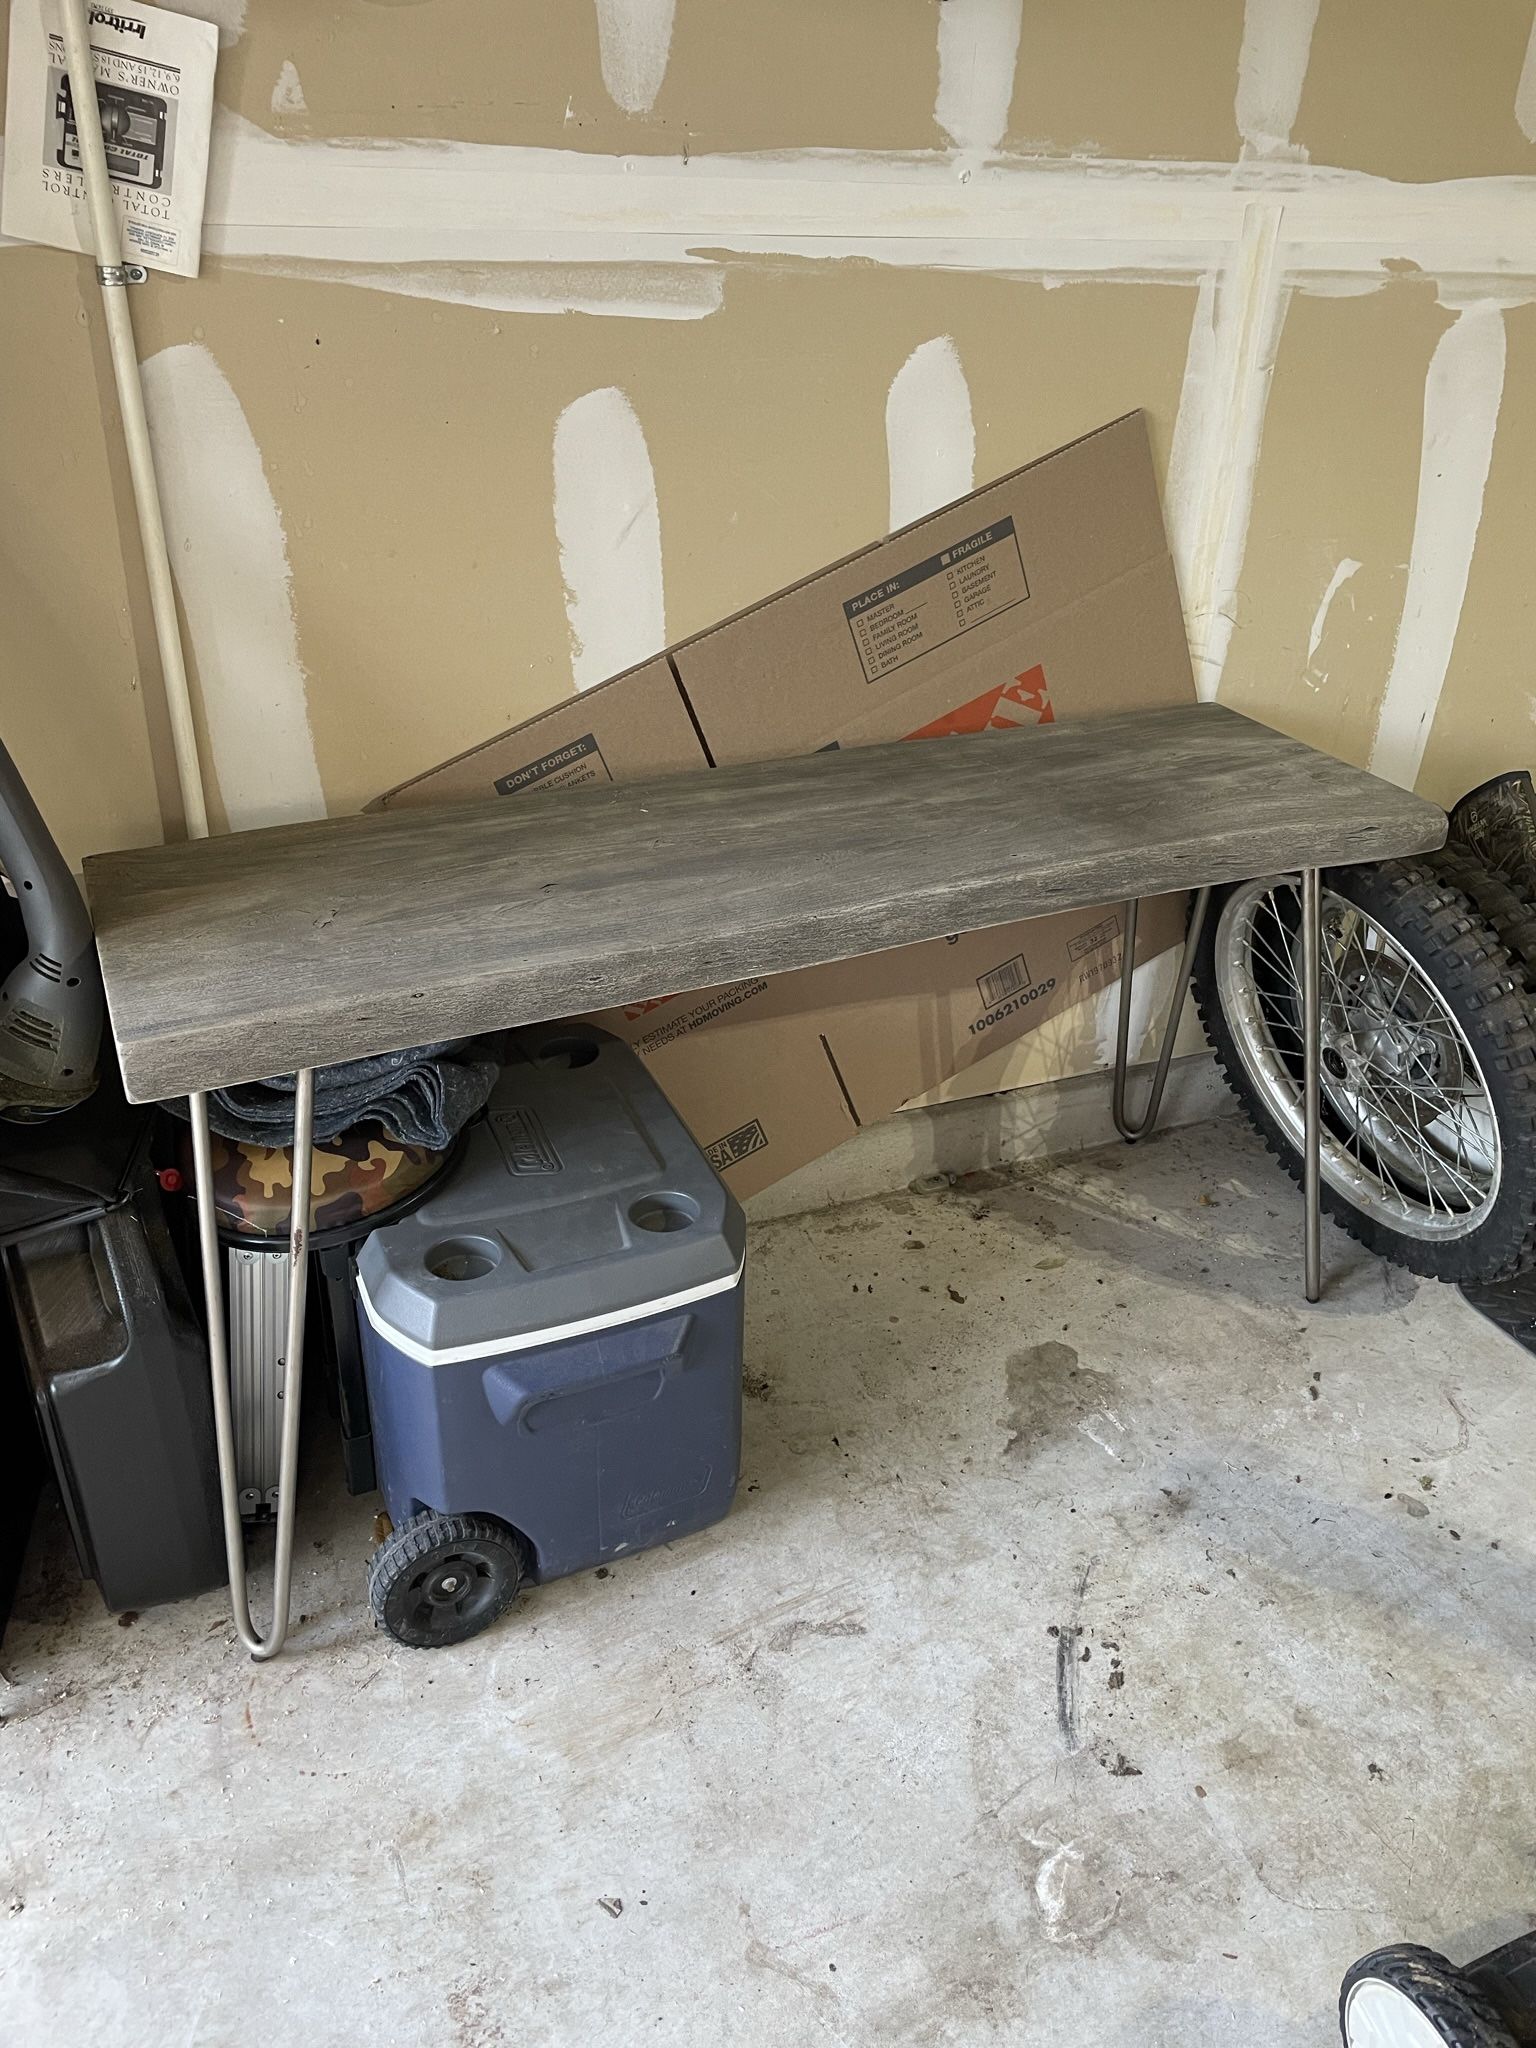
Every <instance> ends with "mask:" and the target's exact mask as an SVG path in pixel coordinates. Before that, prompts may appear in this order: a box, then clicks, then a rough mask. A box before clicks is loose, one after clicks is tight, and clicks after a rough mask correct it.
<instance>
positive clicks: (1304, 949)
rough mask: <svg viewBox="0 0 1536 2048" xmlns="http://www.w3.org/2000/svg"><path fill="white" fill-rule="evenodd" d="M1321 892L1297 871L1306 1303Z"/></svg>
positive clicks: (1317, 1224)
mask: <svg viewBox="0 0 1536 2048" xmlns="http://www.w3.org/2000/svg"><path fill="white" fill-rule="evenodd" d="M1321 904H1322V889H1321V878H1320V876H1319V874H1318V871H1317V869H1316V868H1303V869H1302V871H1301V1035H1302V1084H1301V1093H1302V1154H1301V1157H1302V1206H1303V1210H1304V1216H1303V1221H1302V1232H1303V1254H1304V1255H1303V1264H1304V1266H1305V1269H1306V1294H1307V1299H1308V1301H1320V1300H1321V1299H1322V1293H1323V1215H1322V1189H1323V1176H1322V1149H1323V1103H1322V1029H1323V1004H1322V961H1323V937H1322V908H1321Z"/></svg>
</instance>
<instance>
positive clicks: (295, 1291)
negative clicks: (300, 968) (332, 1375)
mask: <svg viewBox="0 0 1536 2048" xmlns="http://www.w3.org/2000/svg"><path fill="white" fill-rule="evenodd" d="M188 1108H189V1109H190V1110H191V1113H192V1169H193V1179H194V1183H195V1185H196V1188H197V1238H198V1250H199V1252H200V1254H201V1258H202V1268H203V1293H204V1296H205V1299H206V1302H207V1308H208V1369H209V1375H210V1380H211V1384H212V1391H213V1432H214V1439H215V1443H216V1446H217V1450H218V1461H219V1498H220V1502H221V1504H222V1507H223V1511H224V1554H225V1558H226V1560H227V1561H228V1565H229V1606H230V1613H231V1614H232V1615H233V1617H234V1623H235V1633H236V1634H237V1635H238V1636H239V1638H240V1640H241V1642H242V1643H243V1644H244V1645H245V1647H246V1649H247V1650H249V1651H250V1653H251V1655H252V1656H253V1657H254V1658H255V1659H256V1660H257V1661H258V1662H260V1663H264V1662H265V1661H266V1659H267V1658H269V1657H275V1656H276V1655H277V1653H278V1651H279V1650H280V1649H281V1648H282V1647H283V1643H284V1641H285V1639H286V1637H287V1634H288V1602H289V1591H290V1587H291V1585H292V1580H293V1523H294V1510H295V1508H296V1506H297V1498H298V1474H299V1407H300V1399H301V1396H302V1394H303V1390H304V1307H305V1301H306V1297H307V1292H308V1281H309V1183H310V1173H311V1153H312V1149H313V1139H314V1129H315V1076H314V1070H313V1068H311V1067H304V1068H302V1069H301V1070H300V1072H299V1074H298V1076H297V1086H296V1088H295V1091H294V1103H293V1201H292V1204H291V1207H290V1214H289V1224H288V1266H289V1271H288V1333H287V1344H286V1347H285V1357H284V1372H283V1432H282V1444H281V1448H280V1450H279V1454H278V1467H277V1548H276V1555H275V1557H274V1560H273V1566H272V1625H271V1627H270V1629H269V1630H268V1632H267V1634H266V1635H265V1636H262V1635H259V1634H258V1633H257V1631H256V1627H255V1624H254V1623H253V1622H252V1620H251V1602H250V1593H249V1589H248V1587H247V1584H246V1576H245V1530H244V1527H243V1525H242V1523H241V1520H240V1491H239V1476H238V1473H237V1471H236V1469H235V1432H234V1424H233V1422H232V1420H231V1417H230V1399H229V1356H228V1346H227V1343H226V1340H225V1323H224V1271H223V1263H222V1260H221V1259H220V1256H219V1226H218V1219H217V1217H216V1216H215V1214H214V1206H213V1166H212V1161H211V1147H210V1140H209V1135H208V1098H207V1096H206V1095H202V1094H198V1095H192V1096H189V1097H188Z"/></svg>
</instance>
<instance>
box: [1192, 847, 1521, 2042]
mask: <svg viewBox="0 0 1536 2048" xmlns="http://www.w3.org/2000/svg"><path fill="white" fill-rule="evenodd" d="M1321 923H1322V956H1321V993H1322V1054H1323V1056H1322V1064H1321V1091H1322V1101H1323V1136H1322V1170H1323V1177H1324V1179H1325V1180H1326V1181H1327V1182H1328V1184H1329V1185H1330V1186H1331V1187H1332V1188H1333V1189H1335V1190H1336V1192H1338V1193H1339V1194H1341V1195H1342V1196H1343V1197H1344V1198H1345V1200H1346V1201H1348V1202H1349V1203H1350V1204H1351V1205H1352V1206H1353V1207H1355V1208H1356V1209H1359V1210H1361V1211H1362V1212H1363V1213H1364V1214H1366V1215H1367V1216H1370V1217H1373V1218H1374V1219H1375V1220H1377V1221H1378V1222H1380V1223H1383V1224H1385V1225H1386V1226H1387V1227H1388V1228H1389V1229H1392V1230H1395V1231H1398V1232H1400V1233H1401V1234H1403V1235H1404V1236H1408V1237H1416V1238H1422V1239H1435V1240H1442V1241H1443V1240H1452V1239H1457V1238H1463V1237H1467V1236H1469V1235H1470V1234H1471V1233H1472V1232H1473V1231H1475V1230H1477V1229H1478V1228H1479V1227H1480V1226H1481V1225H1482V1224H1483V1223H1484V1222H1485V1221H1486V1220H1487V1217H1488V1215H1489V1213H1490V1211H1491V1210H1492V1208H1493V1206H1494V1204H1495V1202H1496V1201H1497V1200H1498V1194H1499V1184H1500V1178H1501V1174H1502V1169H1503V1148H1502V1144H1501V1141H1500V1137H1499V1127H1498V1118H1497V1115H1496V1113H1495V1110H1494V1106H1493V1100H1492V1097H1491V1095H1490V1094H1489V1090H1488V1084H1487V1081H1486V1079H1485V1077H1484V1074H1483V1070H1482V1068H1481V1067H1480V1066H1479V1064H1478V1061H1477V1056H1476V1054H1475V1053H1474V1052H1473V1050H1472V1047H1471V1046H1470V1044H1469V1043H1468V1041H1467V1036H1466V1033H1465V1032H1464V1031H1463V1030H1462V1028H1461V1025H1460V1024H1459V1023H1458V1022H1457V1020H1456V1017H1455V1015H1454V1014H1453V1012H1452V1011H1451V1009H1450V1008H1449V1006H1448V1005H1447V1004H1446V1002H1445V1000H1444V998H1443V997H1442V996H1441V994H1440V992H1439V990H1438V989H1436V987H1435V985H1434V983H1433V982H1432V981H1431V980H1430V978H1429V976H1428V975H1427V974H1425V972H1424V970H1423V969H1422V968H1421V967H1420V966H1419V964H1418V962H1417V961H1416V960H1415V959H1414V958H1413V956H1412V955H1411V954H1410V953H1409V952H1408V951H1407V950H1406V949H1405V948H1404V947H1403V946H1402V945H1401V944H1399V942H1398V941H1397V940H1395V939H1394V938H1393V937H1392V936H1391V934H1390V933H1388V932H1387V931H1385V930H1384V929H1383V928H1382V927H1381V926H1380V925H1379V924H1378V923H1376V921H1375V920H1374V919H1373V918H1371V917H1369V916H1368V915H1367V914H1366V912H1364V911H1363V910H1361V909H1359V908H1358V906H1357V905H1355V904H1353V903H1351V902H1349V901H1348V899H1347V898H1346V897H1343V896H1340V895H1338V894H1336V893H1335V892H1334V891H1333V890H1331V889H1325V890H1324V891H1323V892H1322V902H1321ZM1215 970H1216V981H1217V986H1218V989H1219V991H1220V995H1221V1002H1222V1009H1223V1012H1224V1014H1225V1016H1226V1018H1227V1020H1228V1023H1229V1024H1230V1026H1231V1029H1232V1035H1233V1039H1234V1041H1235V1043H1236V1047H1237V1052H1238V1056H1239V1058H1240V1059H1241V1060H1242V1063H1243V1066H1244V1067H1245V1069H1246V1070H1247V1073H1248V1077H1249V1079H1250V1080H1251V1081H1252V1083H1253V1085H1254V1087H1255V1088H1256V1089H1257V1090H1258V1092H1259V1094H1260V1096H1261V1097H1262V1099H1263V1101H1264V1104H1265V1106H1266V1107H1267V1109H1268V1110H1269V1112H1270V1114H1271V1116H1272V1117H1273V1118H1274V1119H1275V1121H1276V1122H1277V1123H1278V1124H1279V1125H1280V1126H1281V1128H1282V1130H1283V1131H1284V1132H1285V1134H1286V1136H1287V1138H1288V1139H1289V1140H1290V1142H1291V1143H1292V1144H1293V1145H1295V1147H1296V1148H1297V1150H1298V1151H1299V1150H1300V1149H1301V1145H1302V1102H1301V1073H1302V1034H1301V891H1300V886H1299V884H1298V883H1297V881H1296V880H1295V878H1294V877H1289V876H1270V877H1268V878H1267V879H1265V880H1262V881H1256V882H1247V883H1244V884H1242V885H1240V886H1239V887H1238V888H1236V889H1234V890H1233V891H1232V893H1231V894H1230V895H1229V896H1228V898H1227V900H1226V902H1225V903H1224V904H1223V906H1222V911H1221V916H1220V919H1219V920H1218V924H1217V930H1216V941H1215ZM1426 2038H1428V2039H1432V2040H1437V2039H1438V2038H1439V2037H1438V2036H1434V2035H1431V2036H1427V2037H1426Z"/></svg>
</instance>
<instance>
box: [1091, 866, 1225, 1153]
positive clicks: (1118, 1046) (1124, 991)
mask: <svg viewBox="0 0 1536 2048" xmlns="http://www.w3.org/2000/svg"><path fill="white" fill-rule="evenodd" d="M1210 902H1211V892H1210V890H1209V889H1201V890H1198V891H1197V892H1196V895H1195V902H1194V908H1193V909H1192V910H1191V911H1190V914H1189V930H1188V931H1187V932H1186V933H1185V935H1184V951H1183V953H1182V954H1181V955H1180V958H1179V983H1178V987H1177V988H1176V989H1175V990H1174V992H1173V1004H1172V1007H1171V1008H1170V1010H1169V1013H1168V1023H1167V1026H1166V1027H1165V1029H1164V1032H1163V1043H1162V1049H1161V1050H1160V1051H1159V1053H1158V1056H1157V1066H1156V1068H1155V1069H1154V1071H1153V1074H1152V1087H1151V1090H1150V1092H1149V1093H1148V1095H1147V1106H1146V1108H1145V1109H1144V1110H1143V1112H1142V1115H1141V1120H1140V1122H1138V1123H1132V1122H1131V1120H1130V1118H1129V1117H1128V1116H1127V1114H1126V1109H1125V1081H1126V1067H1127V1064H1128V1062H1129V1059H1130V1046H1131V978H1132V976H1133V975H1134V974H1135V972H1136V914H1137V911H1138V910H1139V908H1140V905H1139V903H1138V901H1137V899H1136V898H1135V897H1132V898H1131V900H1130V902H1128V903H1127V904H1125V906H1124V918H1125V951H1124V953H1123V954H1122V956H1121V961H1120V1010H1119V1015H1118V1017H1117V1019H1116V1022H1115V1071H1114V1081H1113V1084H1112V1089H1111V1094H1110V1112H1111V1114H1112V1115H1113V1117H1114V1119H1115V1129H1116V1130H1117V1131H1118V1132H1119V1133H1120V1135H1121V1137H1122V1138H1124V1140H1125V1142H1126V1143H1127V1145H1134V1144H1135V1143H1136V1141H1137V1140H1138V1139H1139V1138H1145V1137H1146V1136H1147V1135H1148V1134H1149V1133H1150V1132H1151V1130H1152V1129H1153V1127H1154V1126H1155V1125H1156V1123H1157V1113H1158V1111H1159V1110H1160V1109H1161V1108H1162V1106H1163V1089H1164V1087H1165V1086H1166V1084H1167V1080H1168V1063H1169V1061H1170V1060H1171V1059H1172V1058H1173V1041H1174V1039H1175V1038H1176V1037H1177V1036H1178V1032H1179V1019H1180V1018H1181V1017H1182V1016H1183V1014H1184V998H1185V997H1186V995H1188V993H1189V973H1190V969H1191V968H1192V967H1193V966H1194V964H1195V948H1196V947H1197V946H1198V945H1199V943H1200V933H1201V931H1202V930H1203V929H1204V926H1205V913H1206V911H1207V910H1208V909H1209V908H1210Z"/></svg>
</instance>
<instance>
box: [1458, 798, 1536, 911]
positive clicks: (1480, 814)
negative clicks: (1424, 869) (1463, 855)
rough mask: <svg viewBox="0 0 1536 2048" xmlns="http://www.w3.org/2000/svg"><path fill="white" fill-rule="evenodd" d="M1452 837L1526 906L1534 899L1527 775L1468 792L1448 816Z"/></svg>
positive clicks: (1533, 809) (1533, 820) (1535, 836)
mask: <svg viewBox="0 0 1536 2048" xmlns="http://www.w3.org/2000/svg"><path fill="white" fill-rule="evenodd" d="M1451 837H1452V838H1453V839H1459V840H1460V841H1461V842H1462V844H1463V845H1464V846H1467V847H1470V849H1471V850H1472V852H1473V853H1475V854H1476V855H1477V857H1478V859H1479V860H1480V861H1481V862H1482V864H1483V866H1484V867H1485V868H1492V870H1493V872H1494V873H1495V874H1496V875H1502V876H1503V877H1504V879H1505V880H1506V881H1507V882H1510V883H1512V884H1513V885H1514V887H1515V888H1516V889H1518V890H1519V891H1520V892H1521V893H1522V894H1523V895H1524V896H1525V897H1526V899H1527V900H1528V901H1529V900H1530V899H1532V898H1533V897H1536V793H1533V791H1532V788H1531V778H1530V776H1529V775H1528V774H1527V772H1526V771H1525V769H1523V768H1516V769H1514V770H1512V771H1511V772H1510V773H1509V774H1508V775H1495V776H1494V777H1493V779H1492V780H1491V781H1489V782H1484V783H1481V784H1479V786H1478V787H1477V788H1476V789H1474V790H1470V791H1469V792H1468V793H1467V795H1466V796H1464V797H1463V798H1462V800H1461V802H1460V803H1459V804H1457V805H1456V807H1455V809H1454V810H1453V811H1452V812H1451Z"/></svg>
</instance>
